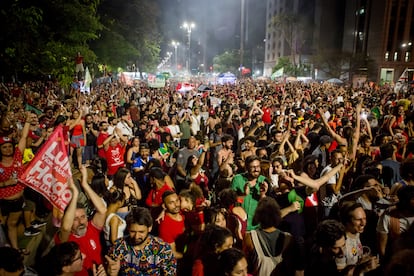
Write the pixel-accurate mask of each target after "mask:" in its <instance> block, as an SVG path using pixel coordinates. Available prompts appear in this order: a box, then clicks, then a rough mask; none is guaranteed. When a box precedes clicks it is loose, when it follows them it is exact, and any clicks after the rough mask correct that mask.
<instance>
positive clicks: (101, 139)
mask: <svg viewBox="0 0 414 276" xmlns="http://www.w3.org/2000/svg"><path fill="white" fill-rule="evenodd" d="M108 137H109V133H104V132H99V135H98V138H97V139H96V145H97V147H99V146H102V148H98V156H99V157H102V158H105V157H106V155H105V149H104V148H103V143H104V142H105V140H106V138H108Z"/></svg>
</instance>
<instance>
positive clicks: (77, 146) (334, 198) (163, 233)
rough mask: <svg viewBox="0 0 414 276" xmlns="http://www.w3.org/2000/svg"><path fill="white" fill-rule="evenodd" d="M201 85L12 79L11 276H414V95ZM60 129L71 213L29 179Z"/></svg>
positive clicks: (0, 135) (366, 87) (7, 163)
mask: <svg viewBox="0 0 414 276" xmlns="http://www.w3.org/2000/svg"><path fill="white" fill-rule="evenodd" d="M191 82H192V83H193V86H194V87H195V89H192V90H188V91H185V92H180V91H176V83H175V82H174V81H167V84H166V86H165V87H164V88H158V89H154V88H149V87H148V86H147V85H146V84H145V83H143V82H139V83H136V84H134V85H133V86H126V85H124V84H122V83H121V82H118V81H112V82H107V83H101V84H99V85H97V86H96V87H94V88H93V89H91V91H90V93H82V92H81V91H80V85H79V83H78V82H77V81H76V80H75V81H74V82H73V83H72V85H71V87H70V90H65V89H63V88H62V87H60V86H59V84H58V83H53V82H40V81H39V82H27V83H24V84H18V83H14V84H7V83H6V84H1V87H0V108H1V114H2V115H1V121H0V150H1V153H0V210H1V215H2V220H1V222H2V227H1V228H0V229H1V231H0V246H1V247H0V253H1V254H0V255H1V256H2V257H0V272H3V271H7V272H9V273H17V274H7V275H21V274H20V273H25V274H24V275H194V276H199V275H266V276H268V275H361V274H367V275H396V273H402V275H411V274H414V271H413V269H412V266H411V260H412V257H413V256H414V243H413V240H412V236H413V234H414V226H412V222H413V221H414V175H413V171H414V160H413V159H412V154H413V153H414V140H413V138H414V129H413V116H414V113H413V111H414V95H412V90H411V88H408V89H407V90H404V91H403V90H401V91H394V90H393V88H392V87H391V86H387V85H385V86H377V85H375V84H372V83H366V84H362V85H361V86H360V87H356V88H352V87H348V86H346V85H339V86H338V85H333V84H329V83H302V82H292V83H283V82H281V83H277V82H273V81H270V80H251V79H248V78H246V79H242V80H238V82H237V84H236V85H214V84H211V85H210V86H209V88H210V89H206V86H205V85H207V86H208V85H209V84H208V83H203V80H202V79H198V78H197V79H193V80H191ZM201 84H204V86H203V91H199V90H198V89H197V87H199V86H200V85H201ZM57 127H61V128H62V129H63V137H64V138H63V139H64V145H65V147H66V149H67V153H68V156H69V159H70V164H71V165H70V167H71V171H72V175H73V177H72V178H70V179H68V183H67V185H68V186H69V187H70V190H71V192H72V199H71V201H70V203H69V205H68V206H67V207H66V209H65V211H64V212H63V213H62V212H59V210H57V209H56V207H54V206H53V205H52V204H51V203H50V202H49V201H48V200H46V199H45V198H44V197H43V196H42V195H41V194H40V193H38V192H37V191H35V190H33V189H31V188H29V187H27V186H25V185H23V183H22V182H21V181H20V180H19V179H20V177H21V176H22V174H23V173H24V171H25V168H26V167H27V166H28V165H30V162H31V161H32V160H33V158H35V157H36V156H37V153H38V152H39V150H40V149H41V148H42V145H44V144H45V143H46V144H47V142H48V139H49V137H50V135H51V134H52V133H53V132H54V130H55V129H56V128H57ZM25 236H26V237H29V238H23V237H25ZM27 240H29V241H28V242H27ZM24 241H26V242H24Z"/></svg>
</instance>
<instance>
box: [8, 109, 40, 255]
mask: <svg viewBox="0 0 414 276" xmlns="http://www.w3.org/2000/svg"><path fill="white" fill-rule="evenodd" d="M35 121H37V117H36V115H35V114H32V113H28V114H27V115H26V122H25V124H24V127H23V130H22V135H21V137H20V140H19V143H18V144H17V146H16V147H15V145H14V144H13V141H12V139H10V138H9V137H0V210H1V213H2V215H3V216H4V217H5V221H6V224H7V229H8V231H7V235H8V238H9V241H10V245H11V247H13V248H16V249H19V246H18V242H17V225H18V222H19V220H20V218H21V216H22V214H23V206H24V197H23V190H24V186H23V184H22V183H21V182H20V181H19V177H20V176H21V175H22V174H23V172H24V169H25V167H24V166H23V164H22V161H23V152H24V149H25V148H26V139H27V136H28V133H29V129H30V124H31V123H32V122H35Z"/></svg>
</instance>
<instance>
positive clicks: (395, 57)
mask: <svg viewBox="0 0 414 276" xmlns="http://www.w3.org/2000/svg"><path fill="white" fill-rule="evenodd" d="M397 60H398V52H394V61H397Z"/></svg>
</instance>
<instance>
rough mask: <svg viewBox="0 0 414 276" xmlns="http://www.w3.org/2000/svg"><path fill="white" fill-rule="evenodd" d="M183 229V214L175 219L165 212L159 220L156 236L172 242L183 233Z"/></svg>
mask: <svg viewBox="0 0 414 276" xmlns="http://www.w3.org/2000/svg"><path fill="white" fill-rule="evenodd" d="M184 230H185V224H184V216H181V220H180V221H177V220H175V219H173V218H172V217H170V216H169V215H168V214H166V215H165V217H164V220H162V221H161V222H160V226H159V228H158V231H159V235H158V236H159V237H160V238H161V239H163V240H164V241H165V242H168V243H173V242H175V240H176V239H177V237H178V236H179V235H181V234H182V233H184Z"/></svg>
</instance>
